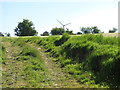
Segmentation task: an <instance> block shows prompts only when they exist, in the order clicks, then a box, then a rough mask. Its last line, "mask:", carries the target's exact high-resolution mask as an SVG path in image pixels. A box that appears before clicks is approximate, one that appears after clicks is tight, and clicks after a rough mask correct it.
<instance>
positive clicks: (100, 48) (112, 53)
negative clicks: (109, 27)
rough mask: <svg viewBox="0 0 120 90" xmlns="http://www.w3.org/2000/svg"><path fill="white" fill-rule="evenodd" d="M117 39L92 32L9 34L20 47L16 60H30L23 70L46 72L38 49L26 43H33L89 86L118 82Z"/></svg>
mask: <svg viewBox="0 0 120 90" xmlns="http://www.w3.org/2000/svg"><path fill="white" fill-rule="evenodd" d="M119 40H120V38H119V37H104V36H102V35H92V34H87V35H81V36H70V35H68V34H67V33H64V34H63V35H62V37H60V36H50V37H43V38H42V37H19V38H11V42H12V45H15V46H19V47H21V50H22V51H21V52H20V53H19V55H18V56H17V58H16V60H18V61H25V62H26V61H27V64H28V63H30V64H31V65H27V66H28V67H26V71H25V72H24V74H28V73H29V74H30V73H31V74H30V75H32V74H33V73H34V72H35V71H37V70H38V72H41V71H42V72H45V70H44V68H43V67H44V65H43V64H42V63H41V60H40V58H41V57H40V56H39V54H38V51H36V50H34V49H32V47H31V46H28V45H27V44H26V43H31V44H32V43H34V44H37V45H38V46H40V47H41V46H42V47H44V49H45V52H49V53H50V56H51V57H54V58H56V60H55V62H59V64H60V66H61V68H63V69H64V70H65V72H67V73H69V74H70V75H72V76H73V77H74V78H75V79H76V80H77V81H78V82H79V83H82V84H86V85H88V86H89V87H90V88H98V87H111V88H113V87H119V86H120V81H119V80H120V77H119V75H120V72H119V70H120V65H119V64H120V61H119V60H120V51H119V47H118V45H119ZM32 62H33V64H32ZM36 62H39V63H36ZM35 63H36V64H35ZM32 70H33V72H32ZM39 70H40V71H39ZM29 74H28V75H29ZM30 75H29V76H30ZM30 77H31V76H30ZM44 78H45V77H44ZM31 82H32V81H31ZM33 82H34V80H33ZM33 84H34V83H33Z"/></svg>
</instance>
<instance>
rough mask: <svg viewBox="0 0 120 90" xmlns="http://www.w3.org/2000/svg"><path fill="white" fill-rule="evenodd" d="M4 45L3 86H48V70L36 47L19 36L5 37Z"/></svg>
mask: <svg viewBox="0 0 120 90" xmlns="http://www.w3.org/2000/svg"><path fill="white" fill-rule="evenodd" d="M2 47H4V48H3V51H4V53H3V57H4V59H3V62H2V63H3V64H2V68H3V71H2V79H3V80H2V88H6V87H9V88H43V87H48V83H50V82H49V81H48V80H47V78H48V77H47V76H46V73H47V70H46V68H45V66H44V62H43V61H42V60H41V55H40V54H39V51H38V50H37V49H36V48H33V46H32V45H29V44H26V43H25V42H24V40H22V39H19V40H18V39H17V38H4V41H2Z"/></svg>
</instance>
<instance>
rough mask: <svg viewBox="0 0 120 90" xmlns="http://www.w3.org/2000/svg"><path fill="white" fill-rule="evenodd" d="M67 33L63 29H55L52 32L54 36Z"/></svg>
mask: <svg viewBox="0 0 120 90" xmlns="http://www.w3.org/2000/svg"><path fill="white" fill-rule="evenodd" d="M64 32H65V30H64V29H63V28H57V27H56V28H53V29H52V30H51V34H52V35H62V34H63V33H64Z"/></svg>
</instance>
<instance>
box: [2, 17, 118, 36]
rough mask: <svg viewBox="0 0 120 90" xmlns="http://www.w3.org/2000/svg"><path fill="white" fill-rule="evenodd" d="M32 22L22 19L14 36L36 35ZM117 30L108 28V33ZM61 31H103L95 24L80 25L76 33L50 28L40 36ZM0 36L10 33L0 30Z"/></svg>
mask: <svg viewBox="0 0 120 90" xmlns="http://www.w3.org/2000/svg"><path fill="white" fill-rule="evenodd" d="M33 25H34V24H33V22H32V21H29V20H28V19H23V21H22V22H19V23H18V26H17V27H16V28H15V29H14V32H15V35H16V36H37V35H38V32H37V30H35V27H33ZM116 31H117V29H116V28H113V29H111V30H109V33H115V32H116ZM63 33H68V34H71V35H76V34H90V33H91V34H95V33H104V32H101V30H100V29H98V27H97V26H93V27H81V29H80V31H79V32H77V33H76V34H74V33H73V30H69V29H68V28H66V29H64V28H57V27H55V28H52V30H51V32H48V31H45V32H43V34H40V35H41V36H49V35H62V34H63ZM0 36H10V33H5V34H3V33H2V32H0Z"/></svg>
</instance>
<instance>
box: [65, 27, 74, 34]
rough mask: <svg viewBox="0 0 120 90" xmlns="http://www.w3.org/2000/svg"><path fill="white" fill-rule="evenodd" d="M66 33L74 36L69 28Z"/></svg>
mask: <svg viewBox="0 0 120 90" xmlns="http://www.w3.org/2000/svg"><path fill="white" fill-rule="evenodd" d="M65 32H66V33H68V34H70V35H72V34H73V31H72V30H71V31H70V30H69V29H68V28H67V30H66V31H65Z"/></svg>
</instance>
